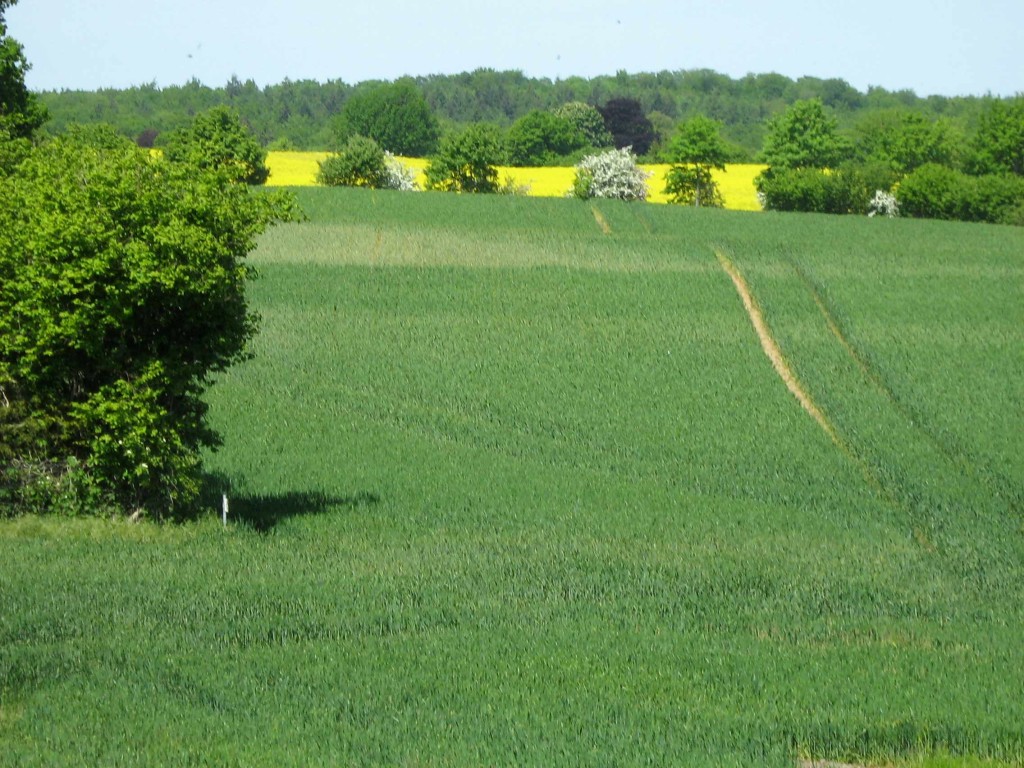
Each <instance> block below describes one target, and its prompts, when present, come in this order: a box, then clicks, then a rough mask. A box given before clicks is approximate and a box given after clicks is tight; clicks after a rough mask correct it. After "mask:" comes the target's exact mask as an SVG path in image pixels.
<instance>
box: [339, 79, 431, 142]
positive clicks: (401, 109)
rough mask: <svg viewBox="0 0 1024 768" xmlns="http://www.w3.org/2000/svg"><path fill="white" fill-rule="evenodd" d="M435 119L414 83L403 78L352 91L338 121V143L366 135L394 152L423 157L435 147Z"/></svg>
mask: <svg viewBox="0 0 1024 768" xmlns="http://www.w3.org/2000/svg"><path fill="white" fill-rule="evenodd" d="M439 134H440V131H439V129H438V125H437V118H436V117H434V113H433V111H432V110H431V109H430V105H429V104H427V101H426V99H424V98H423V94H422V93H420V91H419V89H418V88H417V87H416V84H415V83H414V82H413V81H412V80H410V79H408V78H403V79H401V80H397V81H395V82H394V83H385V84H382V85H377V86H372V87H369V88H366V89H363V90H360V91H357V92H356V93H354V94H352V95H351V96H350V97H349V98H348V100H347V101H346V102H345V106H344V107H343V108H342V111H341V115H340V117H339V120H338V140H339V145H344V144H345V143H346V142H347V141H348V140H349V139H350V138H351V137H353V136H366V137H368V138H371V139H373V140H374V141H376V142H377V143H378V144H379V145H380V146H381V147H382V148H383V149H385V150H387V151H388V152H393V153H394V154H396V155H405V156H408V157H425V156H426V155H428V154H430V153H431V152H433V151H434V150H435V149H436V148H437V140H438V136H439Z"/></svg>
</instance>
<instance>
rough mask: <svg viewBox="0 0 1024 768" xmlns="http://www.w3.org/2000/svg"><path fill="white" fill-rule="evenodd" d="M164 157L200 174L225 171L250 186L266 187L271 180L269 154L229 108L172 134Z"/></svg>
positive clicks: (202, 116)
mask: <svg viewBox="0 0 1024 768" xmlns="http://www.w3.org/2000/svg"><path fill="white" fill-rule="evenodd" d="M164 157H165V158H166V159H167V160H169V161H170V162H172V163H187V164H190V165H193V166H195V167H196V168H199V169H200V170H213V169H221V170H225V171H226V172H227V173H228V174H229V175H230V176H231V178H232V180H234V181H241V182H244V183H246V184H263V183H264V182H265V181H266V180H267V177H268V176H270V170H269V169H268V168H267V152H266V150H265V149H263V147H261V146H260V144H259V142H257V141H256V139H255V138H254V137H253V135H252V134H251V133H250V132H249V130H248V129H247V128H246V127H245V126H244V125H242V121H241V119H240V118H239V116H238V113H237V112H235V111H234V110H232V109H229V108H228V107H214V108H213V109H210V110H207V111H206V112H201V113H199V114H198V115H196V116H195V118H194V119H193V120H192V123H191V125H189V126H188V127H186V128H183V129H181V130H178V131H175V132H174V133H172V134H171V136H170V138H169V139H168V140H167V144H166V146H165V147H164Z"/></svg>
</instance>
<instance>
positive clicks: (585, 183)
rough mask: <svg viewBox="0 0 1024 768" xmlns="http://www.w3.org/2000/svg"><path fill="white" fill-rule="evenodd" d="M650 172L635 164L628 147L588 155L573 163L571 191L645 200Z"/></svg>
mask: <svg viewBox="0 0 1024 768" xmlns="http://www.w3.org/2000/svg"><path fill="white" fill-rule="evenodd" d="M652 175H653V174H651V173H648V172H646V171H643V170H641V169H640V168H639V167H637V164H636V156H635V155H634V154H633V152H632V150H631V149H630V148H629V147H623V148H622V149H610V150H608V151H607V152H602V153H601V154H599V155H588V156H587V157H585V158H583V160H582V161H581V162H580V163H579V165H577V166H576V178H575V180H574V181H573V185H572V189H571V190H570V192H569V193H570V194H571V195H573V196H575V197H578V198H581V199H587V198H591V197H610V198H616V199H618V200H646V199H647V179H649V178H650V177H651V176H652Z"/></svg>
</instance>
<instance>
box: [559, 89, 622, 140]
mask: <svg viewBox="0 0 1024 768" xmlns="http://www.w3.org/2000/svg"><path fill="white" fill-rule="evenodd" d="M554 112H555V114H556V115H557V116H558V117H561V118H564V119H566V120H568V121H569V122H570V123H572V125H573V126H574V127H575V128H576V131H577V132H578V133H579V134H580V135H582V136H583V138H584V140H585V141H586V144H587V146H590V147H593V148H594V149H603V148H604V147H610V146H612V145H613V144H614V143H615V139H614V138H613V137H612V135H611V133H609V131H608V128H607V127H606V126H605V124H604V118H603V117H601V113H600V112H598V111H597V107H594V106H591V105H590V104H585V103H584V102H582V101H570V102H566V103H565V104H563V105H562V106H560V107H557V108H556V109H555V110H554Z"/></svg>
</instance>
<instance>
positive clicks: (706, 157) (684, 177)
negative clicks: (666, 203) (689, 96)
mask: <svg viewBox="0 0 1024 768" xmlns="http://www.w3.org/2000/svg"><path fill="white" fill-rule="evenodd" d="M721 128H722V124H721V123H720V122H718V121H717V120H711V119H709V118H707V117H704V116H703V115H698V116H697V117H694V118H692V119H690V120H687V121H686V122H684V123H681V124H680V125H679V127H678V129H677V130H676V134H675V136H674V137H673V139H672V143H671V145H670V146H669V149H668V156H669V161H670V162H671V163H672V164H673V165H672V167H671V168H670V169H669V170H668V173H667V174H666V183H665V193H666V194H668V195H671V196H672V202H673V203H681V204H683V205H693V206H696V207H698V208H699V207H700V206H705V207H709V208H721V207H722V206H723V205H724V201H723V200H722V195H721V193H720V192H719V191H718V186H717V185H716V184H715V181H714V179H713V178H712V175H711V171H712V170H715V169H717V170H720V171H724V170H725V163H726V160H727V159H728V158H729V148H728V147H727V146H726V144H725V142H724V141H723V140H722V137H721V133H720V132H721Z"/></svg>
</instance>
